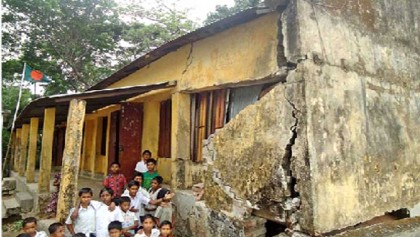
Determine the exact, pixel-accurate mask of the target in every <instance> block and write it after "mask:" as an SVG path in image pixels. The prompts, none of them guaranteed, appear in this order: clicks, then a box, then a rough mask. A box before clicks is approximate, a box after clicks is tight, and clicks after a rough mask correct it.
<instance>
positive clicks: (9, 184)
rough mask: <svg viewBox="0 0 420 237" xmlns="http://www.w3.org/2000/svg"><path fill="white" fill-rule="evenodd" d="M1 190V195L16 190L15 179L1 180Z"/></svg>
mask: <svg viewBox="0 0 420 237" xmlns="http://www.w3.org/2000/svg"><path fill="white" fill-rule="evenodd" d="M1 189H2V191H3V193H8V192H10V191H13V190H15V189H16V179H15V178H12V177H6V178H3V180H2V184H1Z"/></svg>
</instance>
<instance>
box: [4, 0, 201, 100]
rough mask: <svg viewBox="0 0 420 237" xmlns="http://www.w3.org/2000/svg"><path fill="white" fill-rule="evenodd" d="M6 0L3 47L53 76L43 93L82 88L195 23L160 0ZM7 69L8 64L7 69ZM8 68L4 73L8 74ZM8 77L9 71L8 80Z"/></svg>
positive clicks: (7, 55)
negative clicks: (148, 4) (148, 0)
mask: <svg viewBox="0 0 420 237" xmlns="http://www.w3.org/2000/svg"><path fill="white" fill-rule="evenodd" d="M123 3H126V2H124V1H123V2H121V3H120V5H121V6H120V5H117V4H116V2H115V1H114V0H89V1H86V0H29V1H21V0H5V1H3V7H4V9H5V10H4V11H3V14H2V20H3V29H2V37H3V42H2V51H3V55H5V59H6V61H7V60H8V59H14V60H17V61H19V62H20V63H21V65H22V64H23V62H27V63H28V64H29V65H30V66H31V67H33V68H35V69H38V70H41V71H43V72H44V73H45V74H46V75H48V76H50V77H51V78H52V79H53V81H54V82H53V83H51V84H49V85H48V86H47V88H46V90H45V91H46V94H47V95H50V94H57V93H66V92H67V90H73V91H82V90H84V89H87V88H88V87H90V86H92V85H94V84H96V83H97V82H98V81H100V80H102V79H104V78H105V77H107V76H108V75H110V73H112V72H113V71H115V69H117V68H119V67H121V66H122V65H124V64H126V63H128V62H130V61H132V60H134V59H135V58H137V57H139V56H140V55H142V54H144V53H146V52H148V51H150V50H152V49H154V48H156V47H158V46H160V45H161V44H163V43H165V42H167V41H170V40H172V39H174V38H177V37H179V36H180V35H183V34H185V33H187V32H189V31H191V30H192V29H194V28H195V24H194V23H193V22H192V21H190V20H188V19H187V12H186V11H180V10H174V9H175V6H174V5H172V6H167V5H165V4H164V1H161V0H160V1H156V2H154V6H155V7H152V8H147V9H146V8H145V7H144V6H143V5H144V3H143V2H142V1H141V0H134V1H130V2H129V3H126V4H127V5H126V6H123V5H124V4H123ZM10 69H11V68H10ZM14 71H15V70H12V71H11V72H10V73H9V72H6V75H8V74H12V73H13V72H14ZM11 79H12V77H10V75H8V79H6V80H11Z"/></svg>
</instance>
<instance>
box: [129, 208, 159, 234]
mask: <svg viewBox="0 0 420 237" xmlns="http://www.w3.org/2000/svg"><path fill="white" fill-rule="evenodd" d="M142 224H143V229H141V230H139V232H137V234H136V235H135V236H134V237H159V235H160V231H159V230H158V229H156V228H153V227H154V226H155V225H156V222H155V218H154V217H153V216H152V215H149V214H146V215H144V217H143V223H142Z"/></svg>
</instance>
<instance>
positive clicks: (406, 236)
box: [334, 217, 420, 237]
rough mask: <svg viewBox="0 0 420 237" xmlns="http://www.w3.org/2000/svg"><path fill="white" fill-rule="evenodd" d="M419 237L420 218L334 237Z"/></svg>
mask: <svg viewBox="0 0 420 237" xmlns="http://www.w3.org/2000/svg"><path fill="white" fill-rule="evenodd" d="M356 236H357V237H385V236H386V237H418V236H420V217H415V218H406V219H401V220H396V221H392V222H386V223H381V224H377V225H373V226H368V227H363V228H360V229H357V230H350V231H346V232H344V233H340V234H337V235H334V237H356Z"/></svg>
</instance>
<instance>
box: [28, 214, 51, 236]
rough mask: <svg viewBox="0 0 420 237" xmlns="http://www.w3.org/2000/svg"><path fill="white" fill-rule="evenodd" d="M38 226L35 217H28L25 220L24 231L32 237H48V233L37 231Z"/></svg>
mask: <svg viewBox="0 0 420 237" xmlns="http://www.w3.org/2000/svg"><path fill="white" fill-rule="evenodd" d="M37 227H38V225H37V220H36V218H35V217H28V218H25V219H23V222H22V231H23V232H24V233H26V234H28V235H30V236H31V237H47V233H45V232H44V231H37V230H36V229H37Z"/></svg>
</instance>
